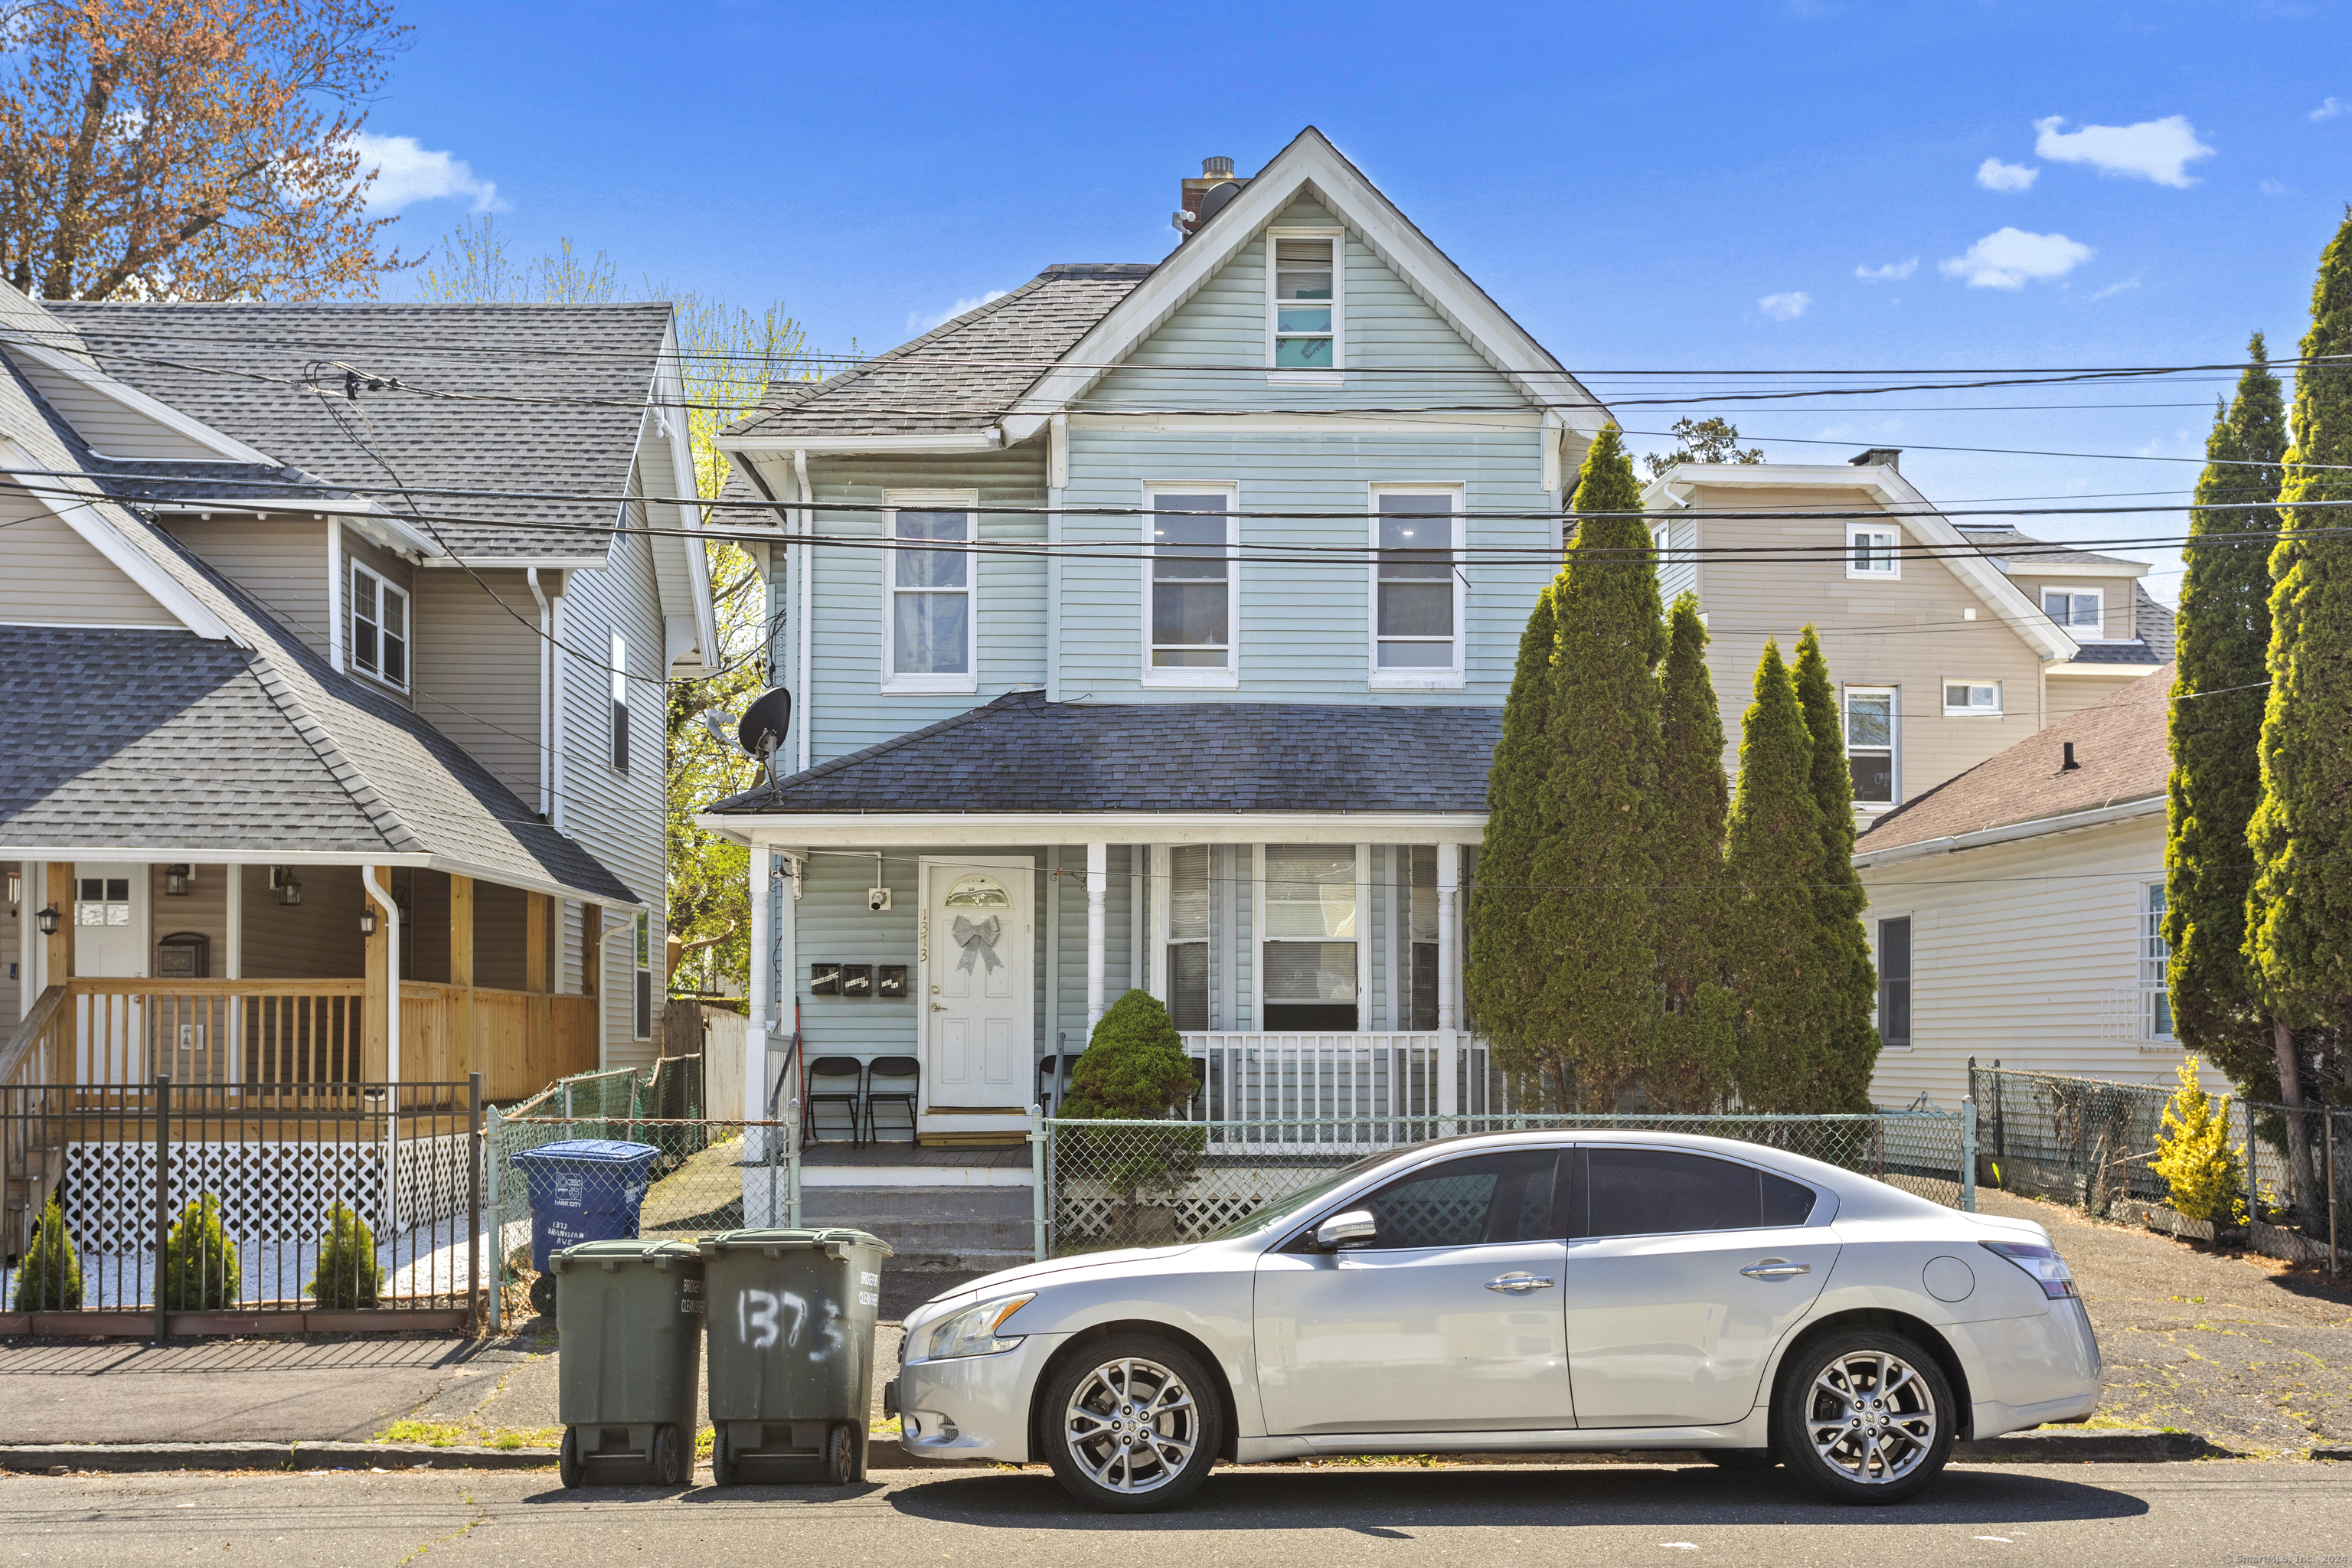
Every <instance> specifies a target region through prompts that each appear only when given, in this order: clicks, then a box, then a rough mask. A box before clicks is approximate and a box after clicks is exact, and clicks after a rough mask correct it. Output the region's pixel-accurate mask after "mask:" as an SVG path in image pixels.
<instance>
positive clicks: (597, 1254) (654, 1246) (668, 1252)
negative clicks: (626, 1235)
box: [547, 1239, 702, 1272]
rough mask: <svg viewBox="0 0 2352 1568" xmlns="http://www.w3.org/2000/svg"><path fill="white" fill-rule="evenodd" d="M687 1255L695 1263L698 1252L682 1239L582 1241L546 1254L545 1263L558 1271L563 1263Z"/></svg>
mask: <svg viewBox="0 0 2352 1568" xmlns="http://www.w3.org/2000/svg"><path fill="white" fill-rule="evenodd" d="M673 1258H692V1259H694V1260H695V1261H696V1262H698V1263H699V1262H700V1261H701V1260H702V1254H701V1253H699V1252H697V1251H696V1250H695V1249H694V1247H693V1244H691V1243H690V1242H684V1241H638V1240H634V1239H632V1240H627V1241H583V1242H582V1243H580V1244H579V1245H578V1246H577V1247H565V1248H563V1250H562V1251H561V1252H551V1253H549V1254H548V1257H547V1261H548V1266H549V1267H550V1268H552V1269H555V1270H557V1271H558V1272H561V1271H562V1267H563V1266H564V1265H565V1264H567V1263H573V1264H583V1265H584V1264H590V1263H612V1262H622V1263H644V1262H655V1261H662V1262H667V1261H668V1260H670V1259H673Z"/></svg>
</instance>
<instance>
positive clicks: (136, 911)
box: [71, 860, 168, 1084]
mask: <svg viewBox="0 0 2352 1568" xmlns="http://www.w3.org/2000/svg"><path fill="white" fill-rule="evenodd" d="M71 918H72V920H73V944H74V948H73V955H74V973H75V974H76V975H77V976H79V977H81V978H84V979H90V980H136V979H141V978H143V977H144V976H145V975H146V973H147V868H146V867H144V866H135V865H127V864H120V863H114V862H105V861H89V860H85V861H81V862H79V863H77V864H76V865H75V867H74V884H73V914H72V917H71ZM74 1022H75V1034H76V1036H77V1045H76V1047H75V1062H74V1068H75V1075H76V1081H78V1082H81V1083H107V1084H122V1083H138V1082H142V1081H143V1080H144V1079H146V1078H147V1077H148V1075H149V1074H151V1073H153V1072H157V1071H163V1070H168V1068H167V1067H166V1066H164V1065H162V1064H155V1063H151V1062H150V1061H149V1060H148V1059H147V1021H146V1010H145V1008H144V1007H143V1006H142V1004H141V1002H140V1000H139V998H138V997H136V996H120V995H97V996H79V997H76V998H75V999H74Z"/></svg>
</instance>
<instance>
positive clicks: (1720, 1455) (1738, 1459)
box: [1698, 1448, 1780, 1470]
mask: <svg viewBox="0 0 2352 1568" xmlns="http://www.w3.org/2000/svg"><path fill="white" fill-rule="evenodd" d="M1698 1452H1699V1458H1703V1459H1705V1460H1706V1462H1707V1463H1708V1464H1710V1465H1713V1466H1714V1467H1715V1468H1717V1469H1718V1470H1769V1469H1771V1468H1774V1467H1775V1466H1777V1465H1779V1464H1780V1455H1778V1454H1776V1453H1774V1452H1773V1451H1772V1450H1771V1449H1769V1448H1701V1449H1700V1450H1699V1451H1698Z"/></svg>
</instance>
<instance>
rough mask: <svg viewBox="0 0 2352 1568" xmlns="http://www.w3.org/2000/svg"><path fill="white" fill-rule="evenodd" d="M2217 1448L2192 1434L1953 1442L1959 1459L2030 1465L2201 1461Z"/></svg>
mask: <svg viewBox="0 0 2352 1568" xmlns="http://www.w3.org/2000/svg"><path fill="white" fill-rule="evenodd" d="M2215 1451H2216V1450H2215V1449H2214V1447H2213V1446H2212V1445H2211V1444H2210V1443H2208V1442H2207V1441H2206V1440H2205V1439H2204V1438H2203V1437H2202V1436H2200V1435H2199V1434H2197V1433H2195V1432H2156V1431H2122V1432H2012V1433H2011V1434H2010V1435H2009V1436H2005V1437H1987V1438H1983V1439H1981V1440H1979V1441H1976V1442H1971V1443H1960V1444H1957V1445H1955V1446H1954V1447H1953V1449H1952V1458H1955V1459H1958V1460H1964V1461H1965V1460H1998V1461H2001V1462H2004V1463H2014V1464H2028V1465H2064V1464H2080V1463H2084V1462H2086V1461H2095V1460H2103V1461H2122V1462H2135V1461H2136V1462H2139V1463H2146V1462H2147V1460H2150V1459H2200V1458H2204V1457H2205V1456H2206V1455H2207V1454H2210V1453H2213V1452H2215Z"/></svg>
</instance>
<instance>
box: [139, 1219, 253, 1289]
mask: <svg viewBox="0 0 2352 1568" xmlns="http://www.w3.org/2000/svg"><path fill="white" fill-rule="evenodd" d="M155 1291H156V1295H157V1297H158V1298H159V1299H160V1300H162V1301H163V1305H164V1307H165V1308H166V1309H168V1310H173V1311H180V1312H194V1311H208V1310H213V1309H215V1308H219V1307H233V1306H235V1305H236V1303H237V1302H238V1301H239V1300H241V1299H243V1297H244V1295H245V1268H244V1266H243V1261H242V1260H241V1259H240V1258H238V1257H237V1251H236V1243H235V1242H233V1241H231V1240H230V1239H229V1238H228V1233H227V1232H226V1231H225V1230H223V1229H222V1228H221V1207H220V1200H219V1199H218V1198H216V1197H215V1196H213V1195H212V1194H210V1193H205V1194H202V1195H201V1196H199V1197H197V1198H196V1199H195V1200H194V1202H192V1203H190V1204H189V1205H187V1207H185V1208H184V1209H182V1210H181V1211H180V1218H179V1222H178V1223H177V1224H175V1225H173V1226H172V1230H171V1234H170V1235H168V1236H166V1237H164V1238H163V1258H162V1259H161V1260H159V1261H158V1263H157V1265H156V1268H155Z"/></svg>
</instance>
